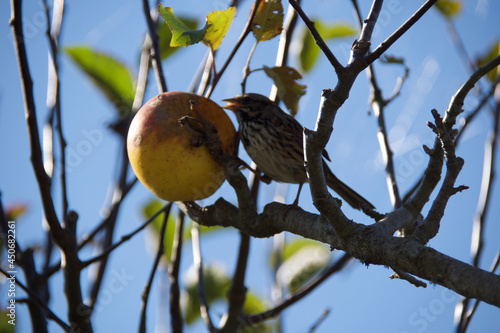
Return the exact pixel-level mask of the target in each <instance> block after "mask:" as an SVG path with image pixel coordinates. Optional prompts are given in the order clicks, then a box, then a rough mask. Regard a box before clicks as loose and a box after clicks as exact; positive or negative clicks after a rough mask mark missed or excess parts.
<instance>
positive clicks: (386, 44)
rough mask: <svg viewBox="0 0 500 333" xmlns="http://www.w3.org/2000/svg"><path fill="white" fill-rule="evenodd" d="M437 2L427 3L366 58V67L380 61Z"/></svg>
mask: <svg viewBox="0 0 500 333" xmlns="http://www.w3.org/2000/svg"><path fill="white" fill-rule="evenodd" d="M436 1H437V0H428V1H426V2H425V3H424V4H423V5H422V6H421V7H420V8H419V9H418V10H417V11H416V12H415V13H414V14H413V15H412V16H411V17H410V18H409V19H408V20H407V21H406V22H405V23H403V25H401V26H400V27H399V28H398V29H397V30H396V31H394V32H393V33H392V35H390V36H389V37H388V38H387V39H386V40H385V41H383V42H382V43H381V44H380V45H379V46H377V47H376V48H375V50H373V51H372V52H371V53H370V54H368V55H367V56H366V57H365V63H366V65H368V64H371V63H372V62H374V61H375V60H376V59H378V58H379V57H380V56H381V55H382V54H383V53H384V52H385V51H387V50H388V49H389V47H391V45H392V44H394V43H395V42H396V41H397V40H398V39H399V38H400V37H401V36H403V35H404V34H405V33H406V32H407V31H408V30H409V29H410V28H411V27H412V26H413V25H414V24H415V23H416V22H417V21H418V20H420V18H421V17H422V16H423V15H424V14H425V13H426V12H427V11H428V10H429V9H430V8H431V7H432V6H433V5H434V4H435V3H436Z"/></svg>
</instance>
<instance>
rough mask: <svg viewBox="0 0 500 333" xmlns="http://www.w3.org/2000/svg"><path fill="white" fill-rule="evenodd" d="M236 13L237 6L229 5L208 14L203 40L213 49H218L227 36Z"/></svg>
mask: <svg viewBox="0 0 500 333" xmlns="http://www.w3.org/2000/svg"><path fill="white" fill-rule="evenodd" d="M235 14H236V7H229V8H228V9H225V10H217V11H214V12H211V13H209V14H208V15H207V26H208V28H207V30H206V33H205V36H203V42H204V43H205V44H207V45H209V46H211V48H212V50H214V51H215V50H217V49H218V48H219V46H220V43H221V42H222V40H223V39H224V36H226V33H227V31H228V30H229V27H230V26H231V22H233V18H234V15H235Z"/></svg>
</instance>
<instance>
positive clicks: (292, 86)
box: [264, 66, 306, 116]
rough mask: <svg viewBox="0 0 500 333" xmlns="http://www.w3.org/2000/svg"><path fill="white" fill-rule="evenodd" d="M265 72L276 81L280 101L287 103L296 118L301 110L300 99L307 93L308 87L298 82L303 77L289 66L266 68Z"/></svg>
mask: <svg viewBox="0 0 500 333" xmlns="http://www.w3.org/2000/svg"><path fill="white" fill-rule="evenodd" d="M264 71H265V72H266V74H267V76H269V77H270V78H271V79H272V80H273V81H274V84H275V85H276V87H277V88H278V96H279V97H280V99H281V100H282V101H283V102H284V103H285V105H286V107H287V108H288V109H289V110H290V112H291V114H292V115H293V116H295V114H296V113H297V111H298V109H299V99H300V97H302V96H303V95H305V93H306V91H305V89H306V86H305V85H302V84H299V83H298V82H297V80H299V79H301V78H302V75H300V73H299V72H298V71H297V70H296V69H295V68H292V67H288V66H282V67H267V66H264Z"/></svg>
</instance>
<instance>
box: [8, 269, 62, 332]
mask: <svg viewBox="0 0 500 333" xmlns="http://www.w3.org/2000/svg"><path fill="white" fill-rule="evenodd" d="M0 273H2V274H3V275H5V277H6V278H10V277H11V276H10V274H9V273H7V272H6V271H4V270H3V268H0ZM16 285H18V286H19V287H21V289H23V290H24V291H25V292H26V293H27V294H28V296H29V298H30V300H33V301H35V302H36V303H37V304H38V305H39V306H41V307H42V308H43V309H44V311H45V312H47V318H48V319H50V320H53V321H54V322H56V323H57V324H58V325H59V326H60V327H61V328H62V329H63V330H64V331H65V332H71V327H70V326H69V325H68V324H66V323H65V322H64V321H63V320H62V319H61V318H59V317H58V316H57V315H56V314H55V313H54V312H52V310H51V309H50V308H49V307H48V306H47V304H45V302H43V301H42V300H41V299H40V298H39V297H38V296H37V295H35V294H34V293H33V292H32V291H31V290H29V288H27V287H26V286H25V285H24V283H22V282H21V281H19V280H18V279H17V278H16ZM40 328H41V327H38V329H40Z"/></svg>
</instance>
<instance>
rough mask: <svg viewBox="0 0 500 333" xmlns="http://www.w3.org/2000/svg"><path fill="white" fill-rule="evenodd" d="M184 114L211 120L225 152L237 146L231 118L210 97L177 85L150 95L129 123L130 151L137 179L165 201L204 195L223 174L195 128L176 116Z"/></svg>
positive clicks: (213, 191) (128, 144)
mask: <svg viewBox="0 0 500 333" xmlns="http://www.w3.org/2000/svg"><path fill="white" fill-rule="evenodd" d="M184 116H189V117H192V118H195V119H200V118H205V120H209V121H211V122H212V123H213V124H214V125H215V127H216V129H217V133H218V135H219V139H220V141H221V144H222V148H223V149H224V150H225V151H226V152H228V153H231V154H232V153H233V150H234V149H235V146H236V144H235V143H236V140H235V137H236V130H235V128H234V126H233V123H232V122H231V119H229V117H228V116H227V114H226V113H225V111H224V110H223V109H222V108H221V107H220V106H219V105H217V104H216V103H215V102H213V101H212V100H210V99H208V98H204V97H202V96H198V95H196V94H192V93H186V92H178V91H171V92H166V93H163V94H160V95H158V96H156V97H154V98H152V99H151V100H149V101H148V102H147V103H146V104H144V105H143V106H142V107H141V108H140V109H139V111H137V114H136V115H135V116H134V119H133V120H132V122H131V124H130V128H129V131H128V135H127V151H128V157H129V160H130V164H131V165H132V169H133V170H134V172H135V174H136V176H137V178H138V179H139V180H140V182H141V183H142V184H144V186H146V188H148V189H149V190H150V191H151V192H153V193H154V194H155V195H156V196H158V197H159V198H161V199H163V200H166V201H194V200H200V199H204V198H207V197H209V196H211V195H212V194H214V193H215V191H217V189H219V187H220V186H221V185H222V183H224V180H225V177H224V172H223V168H222V166H221V165H219V164H218V163H217V162H216V161H215V160H214V159H213V158H212V156H211V155H210V153H209V151H208V149H207V147H206V146H204V145H203V142H202V140H200V133H199V131H196V130H195V129H193V128H191V127H190V126H188V125H182V124H181V123H180V122H179V119H181V118H182V117H184ZM200 120H201V119H200Z"/></svg>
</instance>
